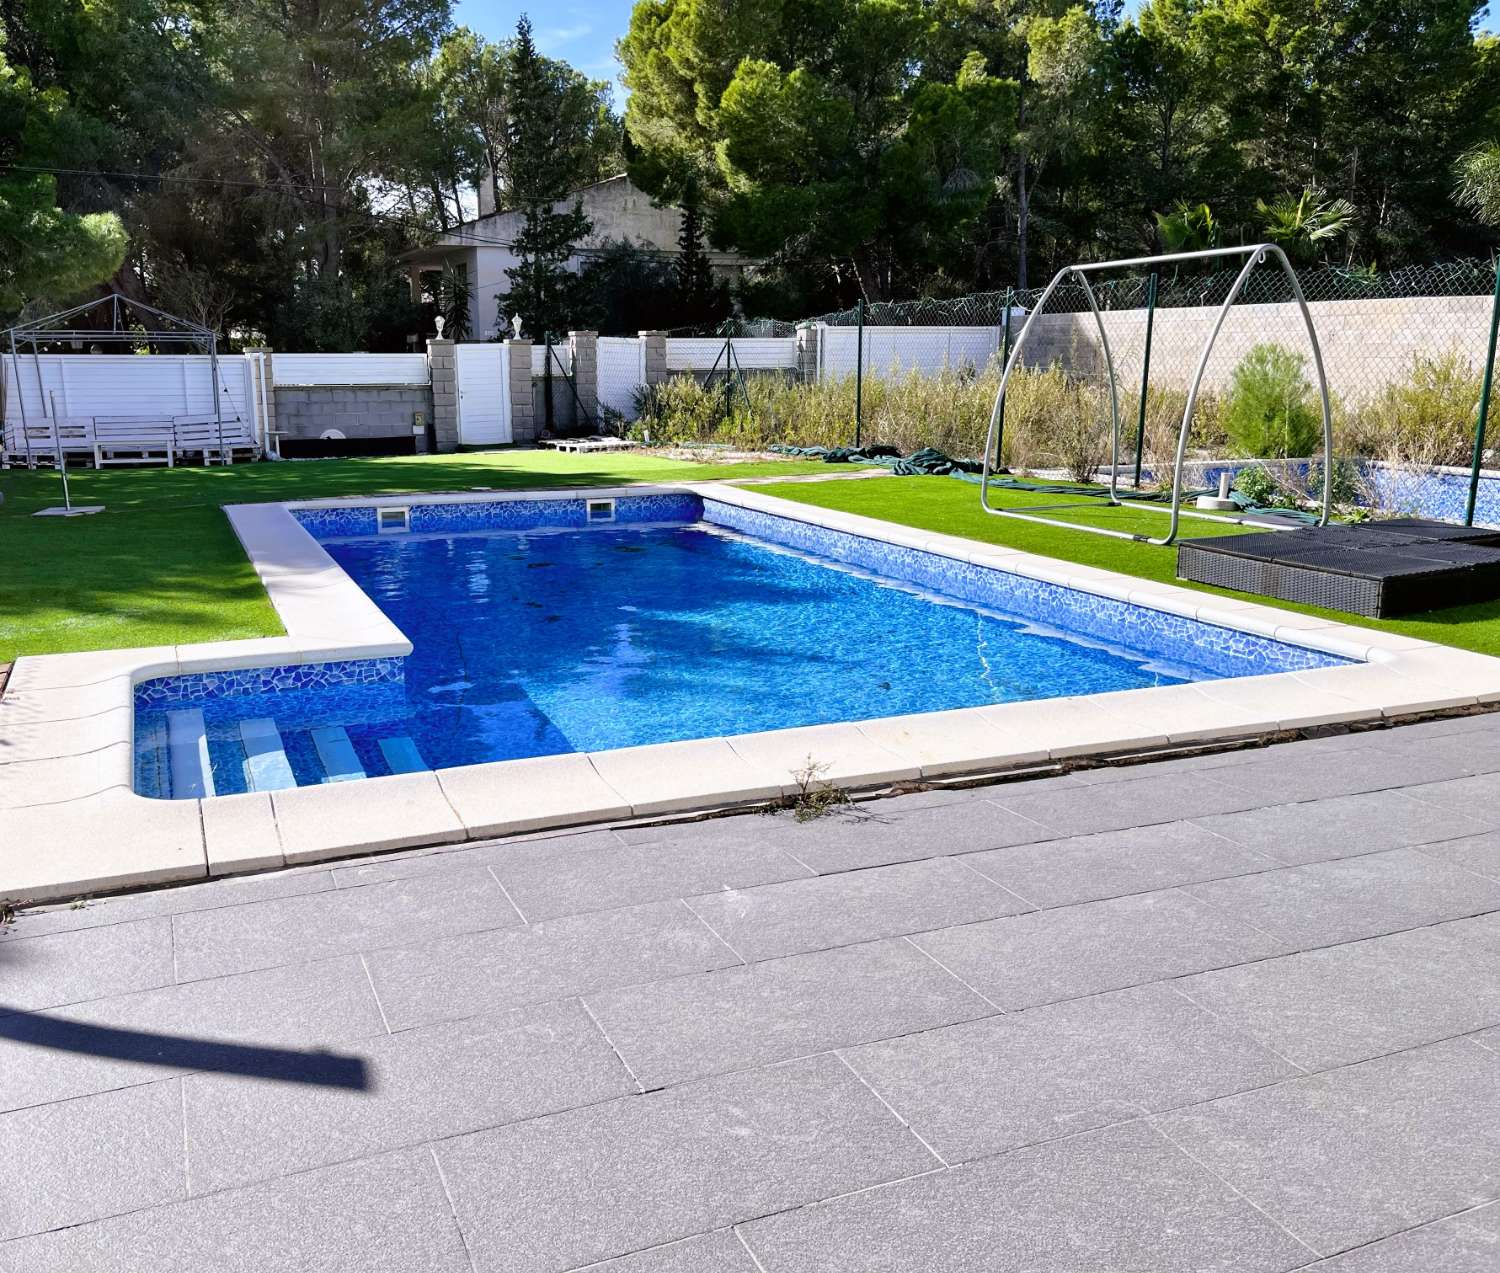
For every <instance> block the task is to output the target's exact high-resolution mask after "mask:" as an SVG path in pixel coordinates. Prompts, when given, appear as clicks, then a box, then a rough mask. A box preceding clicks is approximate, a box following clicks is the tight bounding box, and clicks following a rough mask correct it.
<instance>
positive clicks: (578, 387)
mask: <svg viewBox="0 0 1500 1273" xmlns="http://www.w3.org/2000/svg"><path fill="white" fill-rule="evenodd" d="M568 343H569V345H571V346H572V353H573V388H574V390H575V391H576V393H577V394H578V397H577V400H576V402H574V403H573V406H574V408H575V410H576V412H577V413H578V417H579V418H578V419H576V420H575V421H574V424H575V425H576V426H577V427H578V428H581V429H586V430H588V431H589V432H590V433H595V432H598V429H599V333H598V332H569V333H568ZM568 396H569V397H570V398H571V397H572V396H573V395H572V394H571V393H570V394H569V395H568Z"/></svg>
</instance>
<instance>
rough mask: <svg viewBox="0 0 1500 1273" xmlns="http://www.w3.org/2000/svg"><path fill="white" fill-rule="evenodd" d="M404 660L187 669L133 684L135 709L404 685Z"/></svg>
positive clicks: (349, 660)
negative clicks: (280, 692) (273, 692)
mask: <svg viewBox="0 0 1500 1273" xmlns="http://www.w3.org/2000/svg"><path fill="white" fill-rule="evenodd" d="M404 679H405V671H404V660H402V659H342V660H339V661H338V662H334V663H296V664H291V665H287V666H282V667H247V668H234V669H232V670H231V671H228V672H187V673H184V674H182V675H180V676H163V677H158V678H157V679H156V680H152V681H142V682H141V683H140V684H139V685H137V686H136V687H135V706H136V710H137V711H140V710H146V709H160V708H163V707H167V706H172V707H176V706H180V705H182V704H185V703H201V702H206V701H208V700H209V699H219V698H239V697H244V696H246V695H250V694H264V693H266V692H267V691H270V690H299V689H330V688H333V687H335V686H339V685H379V684H398V685H399V684H400V683H401V682H402V681H403V680H404Z"/></svg>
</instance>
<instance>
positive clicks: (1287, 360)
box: [1223, 343, 1323, 458]
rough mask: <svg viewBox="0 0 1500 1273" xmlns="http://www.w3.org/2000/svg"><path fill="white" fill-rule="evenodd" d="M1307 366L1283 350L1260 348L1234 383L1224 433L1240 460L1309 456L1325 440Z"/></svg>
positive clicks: (1241, 367)
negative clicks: (1314, 403)
mask: <svg viewBox="0 0 1500 1273" xmlns="http://www.w3.org/2000/svg"><path fill="white" fill-rule="evenodd" d="M1306 365H1307V360H1306V359H1305V358H1304V357H1303V356H1302V355H1301V354H1298V353H1294V352H1293V351H1292V350H1290V349H1287V348H1285V347H1284V346H1282V345H1275V344H1270V343H1263V344H1259V345H1256V346H1255V347H1254V348H1252V349H1251V350H1250V352H1249V353H1248V354H1246V355H1245V357H1244V358H1243V359H1242V360H1241V361H1240V364H1239V366H1237V367H1236V368H1235V369H1234V375H1233V376H1232V377H1231V379H1230V385H1229V397H1228V400H1227V401H1226V402H1225V404H1224V415H1223V424H1224V431H1225V432H1226V433H1227V434H1228V436H1229V442H1230V445H1231V446H1232V447H1233V448H1234V449H1235V450H1236V452H1238V453H1239V454H1240V455H1250V456H1256V457H1259V458H1267V457H1273V456H1287V455H1310V454H1312V452H1313V451H1315V450H1316V449H1317V447H1318V443H1319V442H1320V441H1321V439H1322V433H1323V429H1322V417H1321V416H1320V415H1319V413H1318V412H1317V411H1316V410H1315V409H1314V408H1313V406H1312V396H1313V392H1312V386H1311V385H1310V384H1308V382H1307V376H1306V374H1305V372H1304V368H1305V367H1306Z"/></svg>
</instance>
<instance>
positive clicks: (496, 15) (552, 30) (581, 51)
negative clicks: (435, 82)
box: [453, 0, 635, 106]
mask: <svg viewBox="0 0 1500 1273" xmlns="http://www.w3.org/2000/svg"><path fill="white" fill-rule="evenodd" d="M634 7H635V4H634V0H560V2H559V0H550V2H548V0H531V2H530V3H516V0H454V5H453V21H454V23H455V24H457V25H459V26H466V27H469V28H470V29H472V30H474V31H478V32H479V34H480V35H482V36H484V37H485V38H486V39H488V40H503V39H505V38H506V37H507V36H511V35H514V34H515V31H516V19H517V18H519V17H520V16H521V15H522V14H523V13H527V14H530V15H531V28H532V36H533V38H534V39H535V40H536V45H537V48H538V49H540V50H541V51H542V52H543V53H545V54H546V55H547V56H548V57H555V58H561V59H562V60H563V61H565V62H570V63H572V64H573V65H574V66H575V67H577V68H578V69H579V70H580V71H582V72H583V73H584V74H585V75H587V76H588V77H589V78H590V79H594V80H609V81H610V83H611V84H613V85H614V88H615V103H616V105H619V106H623V105H624V104H625V99H624V90H623V89H622V88H621V87H620V83H619V76H620V64H619V63H618V62H616V61H615V41H616V40H618V39H619V38H620V37H621V36H622V35H624V34H625V30H626V28H627V27H628V26H629V25H630V11H631V9H632V8H634Z"/></svg>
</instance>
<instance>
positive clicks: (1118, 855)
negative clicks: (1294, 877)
mask: <svg viewBox="0 0 1500 1273" xmlns="http://www.w3.org/2000/svg"><path fill="white" fill-rule="evenodd" d="M963 861H964V862H965V863H966V864H967V865H969V866H972V867H973V868H974V869H975V870H976V871H979V872H981V873H982V874H984V875H987V876H989V878H990V879H992V880H995V881H996V882H997V883H999V884H1003V885H1004V886H1005V887H1006V888H1008V889H1010V890H1011V891H1012V892H1013V893H1016V894H1018V895H1020V896H1021V897H1024V898H1025V899H1026V900H1027V901H1028V902H1031V903H1033V904H1034V905H1036V906H1067V905H1070V904H1072V903H1074V902H1092V901H1098V900H1100V899H1102V898H1106V897H1120V896H1123V895H1125V894H1127V893H1147V892H1150V891H1152V890H1154V889H1163V888H1172V887H1173V886H1175V885H1178V884H1191V883H1194V882H1195V881H1197V880H1216V879H1220V878H1222V877H1223V876H1226V875H1243V874H1246V873H1248V872H1251V871H1264V870H1267V869H1268V868H1271V867H1274V866H1276V862H1274V861H1273V860H1272V859H1270V858H1268V857H1266V856H1265V855H1264V854H1261V853H1257V852H1255V851H1254V850H1252V849H1247V848H1245V847H1244V846H1243V845H1240V844H1236V843H1235V842H1234V841H1232V840H1226V839H1224V838H1223V837H1221V836H1217V835H1215V834H1213V832H1211V831H1205V830H1204V829H1203V828H1202V827H1199V826H1195V825H1194V824H1193V823H1191V822H1167V823H1163V824H1162V825H1161V826H1152V827H1132V828H1129V829H1127V830H1124V831H1103V832H1100V833H1098V834H1096V835H1080V836H1075V837H1073V838H1072V839H1068V840H1045V841H1043V842H1042V843H1041V844H1023V845H1018V846H1017V847H1015V848H1013V849H994V850H991V851H990V852H989V853H973V854H970V855H968V856H967V857H965V858H964V859H963Z"/></svg>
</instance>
